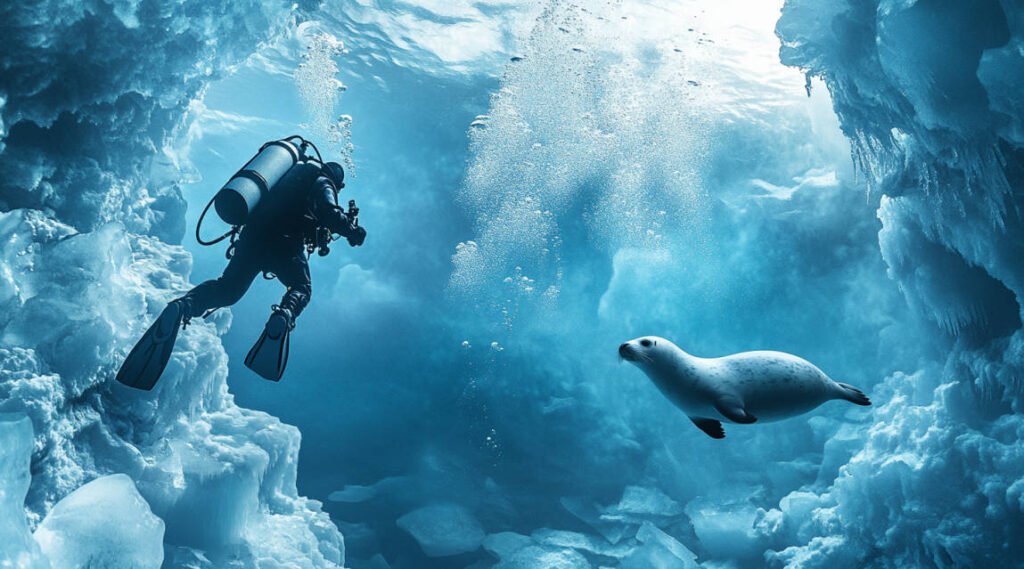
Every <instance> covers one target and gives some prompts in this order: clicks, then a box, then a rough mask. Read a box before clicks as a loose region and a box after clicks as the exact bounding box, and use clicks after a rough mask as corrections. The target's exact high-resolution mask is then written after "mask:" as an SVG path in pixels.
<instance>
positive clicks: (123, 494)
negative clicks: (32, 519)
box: [34, 474, 164, 569]
mask: <svg viewBox="0 0 1024 569" xmlns="http://www.w3.org/2000/svg"><path fill="white" fill-rule="evenodd" d="M34 537H35V540H36V542H38V543H39V545H40V548H41V549H42V551H43V555H44V556H45V557H46V559H48V560H49V561H50V564H51V565H53V566H54V567H104V568H107V569H136V568H137V569H160V565H161V564H162V563H163V561H164V522H163V520H161V519H160V518H158V517H156V516H154V515H153V512H152V511H151V510H150V509H149V504H147V503H146V500H145V499H144V498H143V497H142V496H140V495H139V492H138V490H136V489H135V483H134V482H132V480H131V478H128V476H127V475H124V474H111V475H109V476H103V477H100V478H97V479H95V480H93V481H92V482H89V483H87V484H85V485H83V486H82V487H80V488H78V489H77V490H75V491H74V492H72V493H70V494H68V495H67V496H65V497H64V498H63V499H62V500H61V501H60V502H58V503H57V505H56V506H54V508H53V509H52V510H50V513H48V514H46V518H44V519H43V521H42V523H41V524H39V527H38V528H36V531H35V534H34Z"/></svg>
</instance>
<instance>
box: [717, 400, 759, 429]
mask: <svg viewBox="0 0 1024 569" xmlns="http://www.w3.org/2000/svg"><path fill="white" fill-rule="evenodd" d="M715 409H717V410H718V412H719V413H721V414H722V416H723V417H725V418H726V419H729V420H730V421H732V422H734V423H740V424H741V425H749V424H750V423H754V422H756V421H757V417H755V416H753V415H751V414H750V413H747V410H746V409H744V408H743V402H742V401H740V398H739V397H736V396H735V395H725V396H722V397H719V398H718V400H717V401H715Z"/></svg>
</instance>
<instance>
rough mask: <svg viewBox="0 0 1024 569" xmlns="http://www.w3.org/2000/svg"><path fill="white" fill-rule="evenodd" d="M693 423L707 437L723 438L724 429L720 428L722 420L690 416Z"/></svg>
mask: <svg viewBox="0 0 1024 569" xmlns="http://www.w3.org/2000/svg"><path fill="white" fill-rule="evenodd" d="M690 420H691V421H693V424H694V425H697V428H698V429H700V430H702V431H704V432H705V433H706V434H707V435H708V436H709V437H711V438H713V439H724V438H725V429H723V428H722V422H721V421H716V420H714V419H694V418H693V417H690Z"/></svg>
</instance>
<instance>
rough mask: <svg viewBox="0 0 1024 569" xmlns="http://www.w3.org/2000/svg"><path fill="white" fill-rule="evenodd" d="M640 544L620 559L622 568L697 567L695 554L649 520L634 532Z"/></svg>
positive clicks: (669, 568) (674, 568) (675, 568)
mask: <svg viewBox="0 0 1024 569" xmlns="http://www.w3.org/2000/svg"><path fill="white" fill-rule="evenodd" d="M636 538H637V541H639V542H640V543H641V544H642V545H641V546H640V547H638V548H636V549H635V550H634V551H633V552H632V553H631V554H630V555H629V557H627V558H625V559H623V560H622V564H621V565H620V566H619V567H621V568H622V569H697V568H698V567H700V565H698V564H697V555H696V554H694V553H693V552H692V551H690V550H689V549H688V548H687V547H686V546H685V545H683V544H682V543H679V541H678V540H676V539H675V538H673V537H672V536H670V535H668V534H667V533H665V532H663V531H661V530H660V529H658V528H656V527H655V526H654V524H652V523H650V522H644V524H643V525H642V526H640V531H638V532H637V533H636Z"/></svg>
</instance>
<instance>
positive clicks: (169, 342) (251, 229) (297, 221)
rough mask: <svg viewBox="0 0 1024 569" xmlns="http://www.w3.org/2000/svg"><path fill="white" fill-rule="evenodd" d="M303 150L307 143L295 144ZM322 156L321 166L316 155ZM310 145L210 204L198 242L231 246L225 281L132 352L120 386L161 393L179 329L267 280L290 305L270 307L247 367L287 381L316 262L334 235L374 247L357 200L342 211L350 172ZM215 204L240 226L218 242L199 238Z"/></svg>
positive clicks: (280, 150) (291, 149) (269, 153)
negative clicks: (292, 342)
mask: <svg viewBox="0 0 1024 569" xmlns="http://www.w3.org/2000/svg"><path fill="white" fill-rule="evenodd" d="M296 141H300V143H296ZM310 148H312V149H314V150H316V157H313V156H312V155H310V153H309V149H310ZM319 156H320V152H319V150H317V149H316V147H315V146H314V145H313V144H312V143H311V142H308V141H306V140H305V139H302V138H301V137H298V136H294V137H290V138H288V139H283V140H278V141H271V142H268V143H267V144H265V145H264V146H263V147H262V148H261V149H260V152H258V153H257V154H256V156H254V157H253V158H252V160H250V161H249V162H248V163H247V164H246V165H245V166H243V168H242V169H241V170H239V171H238V173H236V174H235V176H234V177H233V178H232V179H231V180H230V181H229V182H228V183H227V184H226V185H225V186H224V187H223V188H222V189H221V190H220V191H219V192H218V193H217V195H216V196H215V197H214V199H213V200H211V201H210V203H209V204H207V206H206V209H204V210H203V214H202V215H201V216H200V219H199V222H198V224H197V226H196V238H197V239H198V240H199V242H200V243H201V244H203V245H210V244H214V243H217V242H219V241H222V240H224V239H227V238H230V239H231V244H230V246H229V247H228V253H227V257H228V259H229V261H228V265H227V267H226V268H225V269H224V273H223V274H222V275H221V276H220V277H219V278H216V279H213V280H208V281H206V282H204V283H201V284H199V285H197V286H196V287H195V288H193V289H192V290H190V291H189V292H188V293H186V294H185V295H184V296H182V297H180V298H178V299H175V300H173V301H171V302H170V303H169V304H168V305H167V307H166V308H165V309H164V310H163V312H162V313H161V314H160V316H159V317H158V318H157V319H156V321H155V322H154V323H153V325H152V326H151V327H150V328H149V330H147V331H146V333H145V335H143V337H142V339H140V340H139V343H138V344H136V346H135V347H134V348H133V349H132V351H131V352H130V353H129V354H128V357H127V358H126V359H125V362H124V364H122V366H121V369H120V370H119V371H118V373H117V380H118V381H120V382H121V383H124V384H125V385H128V386H131V387H135V388H138V389H145V390H149V389H152V388H153V386H154V385H155V384H156V382H157V380H158V379H159V378H160V374H161V373H162V372H163V370H164V368H165V367H166V366H167V362H168V360H169V359H170V355H171V351H172V350H173V348H174V342H175V340H176V338H177V335H178V330H179V329H181V328H184V327H185V326H187V325H188V324H189V322H190V321H191V319H192V318H195V317H197V316H202V317H204V318H205V317H207V316H209V315H210V314H212V313H213V312H214V311H215V310H217V309H218V308H222V307H225V306H230V305H232V304H234V303H236V302H238V300H240V299H241V298H242V296H244V295H245V293H246V291H247V290H248V289H249V286H250V285H251V284H252V282H253V280H254V279H255V278H256V277H257V275H259V274H260V273H262V274H263V276H264V277H267V278H277V280H279V281H281V284H282V285H284V286H285V287H286V290H285V293H284V296H283V297H282V298H281V303H280V304H276V305H274V306H273V307H272V308H271V314H270V319H269V320H268V321H267V324H266V326H265V327H264V330H263V333H262V334H261V335H260V337H259V339H258V340H257V341H256V343H255V344H254V345H253V347H252V349H251V350H250V351H249V353H248V355H247V356H246V358H245V365H246V366H248V367H249V368H250V369H252V370H253V371H255V372H256V373H258V374H259V375H260V376H262V377H264V378H266V379H270V380H273V381H278V380H280V379H281V376H282V375H283V374H284V369H285V365H286V364H287V361H288V350H289V340H288V337H289V332H290V331H291V330H292V329H293V328H294V327H295V320H296V318H298V317H299V315H300V314H302V311H303V309H305V308H306V305H307V304H309V300H310V295H311V294H312V281H311V279H310V274H309V261H308V258H309V256H310V255H312V253H313V251H317V252H318V254H319V255H320V256H324V255H327V254H328V253H329V252H330V247H329V244H330V243H331V241H333V240H334V238H335V236H341V237H344V238H345V239H346V240H347V241H348V243H349V245H351V246H352V247H358V246H360V245H362V244H363V241H364V240H365V239H366V230H365V229H364V228H363V227H362V226H360V225H359V209H358V208H357V207H356V205H355V201H354V200H351V201H349V208H348V210H347V211H346V210H343V209H342V208H341V206H339V205H338V192H339V191H340V190H341V189H342V188H344V187H345V170H344V168H342V166H341V164H338V163H337V162H326V163H325V162H323V161H322V159H319ZM210 205H216V210H217V213H218V215H219V216H220V217H221V218H222V219H224V221H226V222H228V223H230V224H232V226H233V227H232V229H231V231H229V232H227V233H225V234H224V235H221V236H220V237H219V238H217V239H215V240H212V241H204V240H203V239H202V238H201V237H200V235H199V229H200V227H201V226H202V222H203V218H204V217H205V215H206V213H207V211H208V210H209V208H210Z"/></svg>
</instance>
